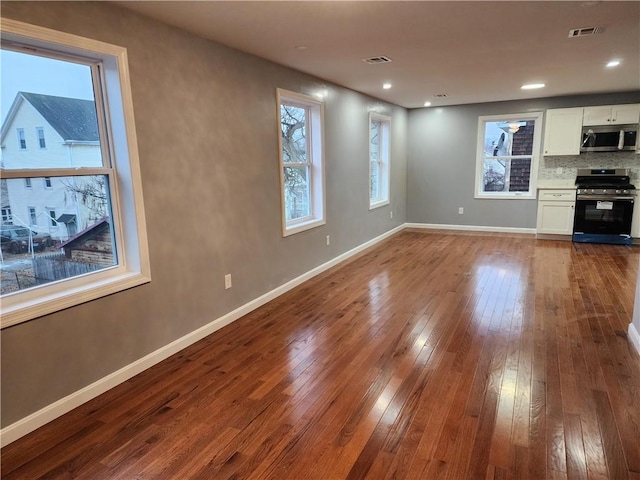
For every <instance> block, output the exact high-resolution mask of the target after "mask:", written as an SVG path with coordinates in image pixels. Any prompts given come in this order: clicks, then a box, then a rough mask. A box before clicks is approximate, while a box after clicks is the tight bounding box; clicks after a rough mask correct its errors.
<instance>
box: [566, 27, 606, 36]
mask: <svg viewBox="0 0 640 480" xmlns="http://www.w3.org/2000/svg"><path fill="white" fill-rule="evenodd" d="M600 32H602V28H601V27H585V28H574V29H573V30H569V38H573V37H587V36H589V35H595V34H596V33H600Z"/></svg>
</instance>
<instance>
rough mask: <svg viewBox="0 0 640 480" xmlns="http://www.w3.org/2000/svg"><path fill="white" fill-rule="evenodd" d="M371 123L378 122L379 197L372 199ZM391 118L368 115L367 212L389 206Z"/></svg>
mask: <svg viewBox="0 0 640 480" xmlns="http://www.w3.org/2000/svg"><path fill="white" fill-rule="evenodd" d="M373 122H380V129H379V132H378V135H379V138H378V160H377V161H376V163H377V164H378V189H379V195H378V197H376V198H374V197H372V196H371V184H370V183H369V182H371V170H372V169H371V164H372V163H374V161H373V159H372V158H371V157H372V155H371V132H372V128H371V127H372V124H373ZM390 138H391V117H387V116H386V115H380V114H379V113H375V112H371V113H369V177H368V178H369V180H368V184H369V210H373V209H375V208H379V207H383V206H385V205H389V191H390V186H391V143H390Z"/></svg>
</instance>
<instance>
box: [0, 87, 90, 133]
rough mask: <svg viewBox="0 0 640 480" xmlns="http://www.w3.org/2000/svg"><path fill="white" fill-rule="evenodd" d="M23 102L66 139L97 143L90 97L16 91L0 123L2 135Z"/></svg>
mask: <svg viewBox="0 0 640 480" xmlns="http://www.w3.org/2000/svg"><path fill="white" fill-rule="evenodd" d="M23 101H27V102H29V103H30V104H31V105H32V106H33V108H35V109H36V110H37V111H38V113H40V115H42V116H43V117H44V119H45V120H46V121H47V122H48V123H49V125H51V127H52V128H53V129H55V131H56V132H58V134H59V135H60V136H61V137H62V139H63V140H64V141H66V142H74V141H75V142H98V141H99V140H100V134H99V131H98V118H97V115H96V105H95V102H94V101H92V100H81V99H79V98H69V97H56V96H53V95H43V94H40V93H29V92H18V93H17V95H16V98H15V99H14V101H13V104H12V105H11V109H10V110H9V113H8V114H7V118H6V119H5V122H4V124H3V126H2V137H3V138H4V135H5V133H6V131H5V130H6V128H7V127H8V126H9V124H10V123H11V121H12V119H13V117H14V116H15V114H16V113H17V111H18V109H19V107H20V105H21V104H22V102H23Z"/></svg>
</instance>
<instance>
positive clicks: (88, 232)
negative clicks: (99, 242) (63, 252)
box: [60, 217, 111, 248]
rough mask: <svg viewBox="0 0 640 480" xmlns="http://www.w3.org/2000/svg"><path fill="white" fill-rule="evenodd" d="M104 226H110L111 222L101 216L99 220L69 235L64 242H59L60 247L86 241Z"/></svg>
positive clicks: (72, 245)
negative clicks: (71, 235)
mask: <svg viewBox="0 0 640 480" xmlns="http://www.w3.org/2000/svg"><path fill="white" fill-rule="evenodd" d="M105 228H111V224H110V222H109V217H102V219H101V220H98V222H96V223H94V224H93V225H90V226H89V227H87V228H85V229H84V230H82V231H81V232H78V233H77V234H75V235H74V236H73V237H71V238H70V239H69V240H67V241H66V242H63V243H61V244H60V248H64V247H74V246H77V245H81V244H82V243H83V242H85V241H87V239H89V238H91V237H92V236H93V235H95V234H97V233H100V232H102V231H103V230H104V229H105Z"/></svg>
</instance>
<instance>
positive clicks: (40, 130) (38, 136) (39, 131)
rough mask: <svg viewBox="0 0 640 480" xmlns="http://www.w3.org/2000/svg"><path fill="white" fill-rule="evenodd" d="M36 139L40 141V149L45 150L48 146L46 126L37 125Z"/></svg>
mask: <svg viewBox="0 0 640 480" xmlns="http://www.w3.org/2000/svg"><path fill="white" fill-rule="evenodd" d="M36 141H37V142H38V148H40V150H45V149H46V148H47V139H46V138H45V136H44V127H36ZM43 143H44V145H43Z"/></svg>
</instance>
